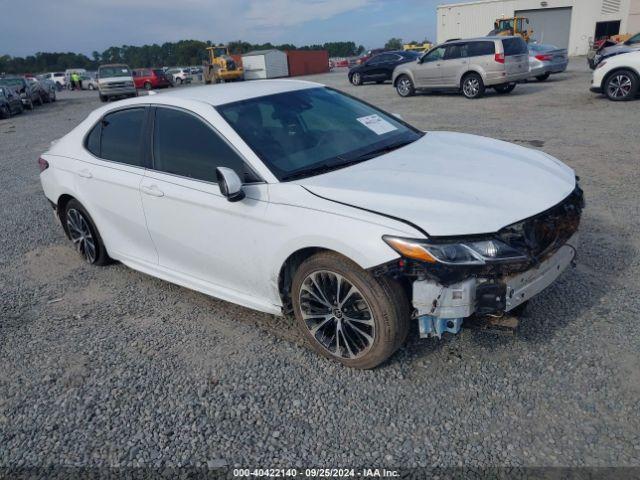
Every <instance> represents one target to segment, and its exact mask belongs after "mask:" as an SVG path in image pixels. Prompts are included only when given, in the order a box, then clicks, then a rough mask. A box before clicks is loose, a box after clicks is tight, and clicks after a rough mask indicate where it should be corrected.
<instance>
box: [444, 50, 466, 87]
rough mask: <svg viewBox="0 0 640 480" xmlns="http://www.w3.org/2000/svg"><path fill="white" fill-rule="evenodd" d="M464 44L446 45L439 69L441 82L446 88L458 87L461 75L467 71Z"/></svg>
mask: <svg viewBox="0 0 640 480" xmlns="http://www.w3.org/2000/svg"><path fill="white" fill-rule="evenodd" d="M467 45H468V44H466V43H454V44H452V45H447V48H446V50H445V53H444V59H443V62H442V65H441V67H440V74H441V82H442V85H443V86H446V87H458V86H459V85H460V79H461V78H462V75H463V74H464V73H465V72H466V71H467V70H468V69H469V55H468V52H467Z"/></svg>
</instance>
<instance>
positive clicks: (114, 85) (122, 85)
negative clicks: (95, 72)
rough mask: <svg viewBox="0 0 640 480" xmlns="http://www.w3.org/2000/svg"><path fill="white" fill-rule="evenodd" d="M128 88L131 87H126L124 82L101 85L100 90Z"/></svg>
mask: <svg viewBox="0 0 640 480" xmlns="http://www.w3.org/2000/svg"><path fill="white" fill-rule="evenodd" d="M129 86H131V85H127V84H126V82H112V83H104V84H102V88H124V87H129Z"/></svg>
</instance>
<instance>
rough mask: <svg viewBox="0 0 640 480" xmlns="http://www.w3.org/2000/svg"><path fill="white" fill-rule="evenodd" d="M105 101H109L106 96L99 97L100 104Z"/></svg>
mask: <svg viewBox="0 0 640 480" xmlns="http://www.w3.org/2000/svg"><path fill="white" fill-rule="evenodd" d="M107 100H109V97H107V96H106V95H102V94H101V95H100V101H101V102H106V101H107Z"/></svg>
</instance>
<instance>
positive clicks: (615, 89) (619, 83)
mask: <svg viewBox="0 0 640 480" xmlns="http://www.w3.org/2000/svg"><path fill="white" fill-rule="evenodd" d="M639 84H640V81H639V80H638V76H637V75H636V74H635V73H634V72H632V71H631V70H618V71H617V72H614V73H613V74H611V75H610V76H609V77H608V78H607V79H606V80H605V82H604V91H605V93H606V94H607V97H609V100H612V101H614V102H626V101H629V100H632V99H633V98H634V97H635V96H636V94H637V93H638V86H639Z"/></svg>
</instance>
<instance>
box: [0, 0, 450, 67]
mask: <svg viewBox="0 0 640 480" xmlns="http://www.w3.org/2000/svg"><path fill="white" fill-rule="evenodd" d="M456 1H459V0H21V1H20V11H21V12H22V14H20V15H18V16H17V15H0V55H3V54H8V55H11V56H26V55H32V54H34V53H36V52H77V53H84V54H87V55H90V54H91V52H93V51H94V50H97V51H98V52H102V51H104V50H105V49H107V48H108V47H111V46H121V45H144V44H152V43H158V44H162V43H164V42H167V41H177V40H186V39H194V40H211V41H213V42H216V43H226V42H229V41H233V40H244V41H248V42H251V43H266V42H271V43H273V44H280V43H293V44H295V45H308V44H322V43H324V42H328V41H342V40H351V41H354V42H356V44H357V45H364V46H365V47H367V48H376V47H381V46H383V45H384V43H385V42H386V41H387V40H388V39H389V38H391V37H399V38H402V39H404V40H405V41H410V40H418V41H421V40H423V39H424V38H429V39H432V40H434V41H435V37H436V5H440V4H445V3H455V2H456ZM9 2H11V0H0V11H4V12H9V11H12V10H13V6H12V5H13V2H11V4H10V3H9ZM25 12H34V13H33V15H25ZM16 13H17V12H16Z"/></svg>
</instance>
